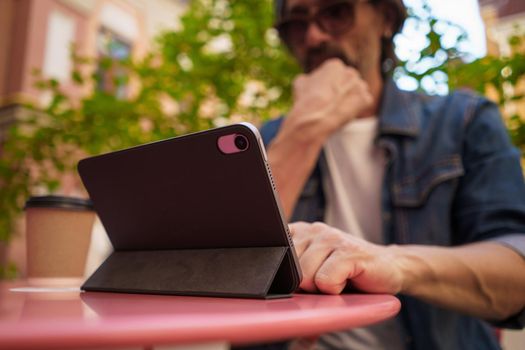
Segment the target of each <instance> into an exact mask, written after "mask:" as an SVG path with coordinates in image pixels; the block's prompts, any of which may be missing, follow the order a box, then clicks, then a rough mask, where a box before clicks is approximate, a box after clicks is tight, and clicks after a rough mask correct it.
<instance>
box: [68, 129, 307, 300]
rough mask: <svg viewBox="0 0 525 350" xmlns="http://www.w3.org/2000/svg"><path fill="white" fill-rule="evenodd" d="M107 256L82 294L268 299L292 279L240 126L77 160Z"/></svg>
mask: <svg viewBox="0 0 525 350" xmlns="http://www.w3.org/2000/svg"><path fill="white" fill-rule="evenodd" d="M78 171H79V174H80V177H81V179H82V181H83V183H84V185H85V187H86V189H87V191H88V193H89V196H90V198H91V200H92V201H93V204H94V207H95V210H96V211H97V214H98V215H99V217H100V220H101V222H102V224H103V225H104V228H105V229H106V232H107V234H108V237H109V239H110V241H111V243H112V244H113V248H114V252H113V253H112V254H111V255H110V256H109V258H108V259H107V260H106V261H105V262H104V263H103V264H102V265H101V266H100V267H99V269H97V270H96V271H95V273H94V274H93V275H92V276H91V277H90V278H88V279H87V281H86V282H85V283H84V285H83V286H82V289H83V290H92V291H94V290H96V291H117V292H131V293H158V294H183V295H207V296H233V297H256V298H270V297H279V296H286V295H290V293H292V292H293V291H294V290H295V289H296V288H298V286H299V283H300V279H301V272H300V270H299V264H298V261H297V257H296V255H295V250H294V249H293V242H292V240H291V238H290V235H289V232H288V226H287V224H286V222H285V220H284V216H283V212H282V210H281V208H280V205H279V199H278V196H277V192H276V189H275V185H274V183H273V180H272V175H271V171H270V168H269V166H268V163H267V161H266V153H265V150H264V146H263V144H262V141H261V137H260V135H259V132H258V131H257V129H256V128H255V127H254V126H253V125H251V124H248V123H242V124H235V125H231V126H226V127H222V128H216V129H211V130H207V131H203V132H198V133H194V134H189V135H185V136H181V137H176V138H171V139H167V140H162V141H158V142H154V143H149V144H145V145H141V146H137V147H133V148H129V149H125V150H121V151H117V152H112V153H108V154H104V155H99V156H95V157H91V158H87V159H83V160H81V161H80V162H79V164H78Z"/></svg>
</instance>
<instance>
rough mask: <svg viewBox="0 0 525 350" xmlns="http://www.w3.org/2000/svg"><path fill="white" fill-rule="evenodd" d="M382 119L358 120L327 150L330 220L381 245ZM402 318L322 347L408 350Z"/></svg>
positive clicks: (326, 340)
mask: <svg viewBox="0 0 525 350" xmlns="http://www.w3.org/2000/svg"><path fill="white" fill-rule="evenodd" d="M377 130H378V119H377V118H375V117H370V118H363V119H356V120H353V121H351V122H349V123H348V124H347V125H345V126H344V127H343V128H342V129H340V130H338V131H337V132H336V133H334V134H333V135H332V136H331V137H330V138H329V139H328V141H327V142H326V144H325V146H324V152H325V155H326V161H327V163H328V170H329V171H328V176H325V177H324V179H323V186H324V190H325V195H326V213H325V222H326V223H327V224H328V225H330V226H333V227H336V228H338V229H340V230H342V231H344V232H347V233H349V234H352V235H355V236H357V237H361V238H363V239H366V240H367V241H370V242H373V243H376V244H382V243H384V239H383V230H382V220H381V189H382V183H383V177H384V171H385V162H386V158H385V153H384V150H383V149H381V148H380V147H378V146H377V145H376V144H375V142H374V141H375V138H376V136H377ZM402 339H403V335H402V334H401V327H400V324H399V321H398V320H397V319H391V320H388V321H385V322H382V323H379V324H376V325H373V326H369V327H363V328H355V329H352V330H349V331H345V332H336V333H329V334H326V335H323V336H322V337H321V338H320V339H319V340H318V342H317V344H316V345H317V347H316V349H317V348H319V349H336V348H337V349H353V350H354V349H356V350H360V349H392V350H397V349H404V348H405V347H404V345H403V340H402Z"/></svg>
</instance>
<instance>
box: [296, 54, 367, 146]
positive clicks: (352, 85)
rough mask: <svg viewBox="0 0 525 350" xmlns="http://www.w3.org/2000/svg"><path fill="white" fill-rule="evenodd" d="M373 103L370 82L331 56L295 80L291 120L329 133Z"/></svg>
mask: <svg viewBox="0 0 525 350" xmlns="http://www.w3.org/2000/svg"><path fill="white" fill-rule="evenodd" d="M372 105H373V97H372V94H371V93H370V91H369V89H368V85H367V83H365V81H364V80H363V79H362V78H361V77H360V75H359V73H358V72H357V71H356V70H355V69H354V68H352V67H349V66H346V65H344V64H343V63H342V62H341V61H340V60H339V59H329V60H327V61H325V62H324V63H323V64H322V65H321V66H320V67H319V68H318V69H316V70H315V71H313V72H312V73H310V74H302V75H300V76H299V77H297V79H296V80H295V82H294V105H293V107H292V110H291V112H290V113H289V115H288V118H287V123H290V124H293V125H294V127H295V129H296V131H301V129H303V131H304V129H307V128H310V130H315V132H316V133H320V134H323V135H325V136H328V135H329V134H331V133H333V132H334V131H336V130H338V129H339V128H340V127H342V126H343V125H345V124H346V123H347V122H349V121H351V120H352V119H354V118H357V117H358V116H360V115H361V114H362V113H363V112H365V111H366V110H367V109H370V108H371V107H372Z"/></svg>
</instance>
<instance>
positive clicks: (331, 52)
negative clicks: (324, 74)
mask: <svg viewBox="0 0 525 350" xmlns="http://www.w3.org/2000/svg"><path fill="white" fill-rule="evenodd" d="M331 58H338V59H339V60H341V62H343V64H345V65H347V66H349V67H353V68H357V64H356V63H355V62H354V61H353V60H352V59H350V57H348V56H347V55H346V54H345V53H344V52H343V51H341V50H340V49H339V48H337V47H334V46H330V45H328V44H327V43H322V44H321V45H319V46H317V47H314V48H311V49H309V50H308V51H307V52H306V56H305V59H304V61H303V64H302V66H303V70H304V71H305V73H311V72H313V71H314V70H316V69H317V68H319V66H320V65H321V64H323V62H324V61H326V60H328V59H331Z"/></svg>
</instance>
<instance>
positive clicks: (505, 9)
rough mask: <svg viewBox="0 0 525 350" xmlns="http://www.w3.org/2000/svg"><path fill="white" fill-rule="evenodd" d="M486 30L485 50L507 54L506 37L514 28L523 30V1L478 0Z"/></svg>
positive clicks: (524, 16)
mask: <svg viewBox="0 0 525 350" xmlns="http://www.w3.org/2000/svg"><path fill="white" fill-rule="evenodd" d="M479 5H480V10H481V16H482V18H483V21H484V22H485V26H486V32H487V40H488V43H487V50H488V53H489V54H493V55H498V54H500V55H509V54H510V53H511V49H510V46H509V43H508V38H509V37H510V36H511V35H512V34H513V33H515V32H516V28H518V30H519V28H521V30H522V32H523V31H525V1H523V0H479Z"/></svg>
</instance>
